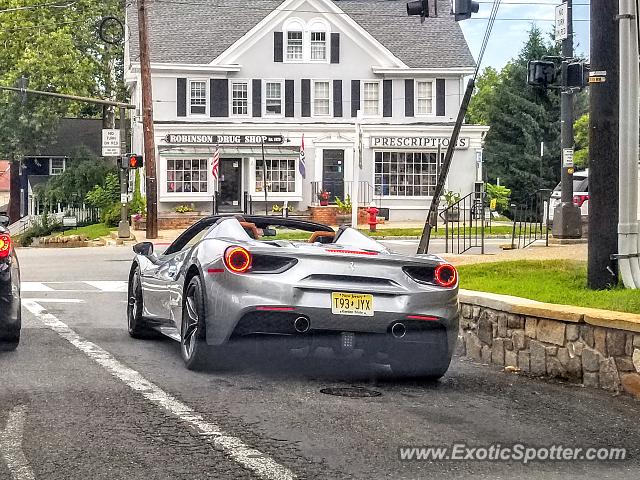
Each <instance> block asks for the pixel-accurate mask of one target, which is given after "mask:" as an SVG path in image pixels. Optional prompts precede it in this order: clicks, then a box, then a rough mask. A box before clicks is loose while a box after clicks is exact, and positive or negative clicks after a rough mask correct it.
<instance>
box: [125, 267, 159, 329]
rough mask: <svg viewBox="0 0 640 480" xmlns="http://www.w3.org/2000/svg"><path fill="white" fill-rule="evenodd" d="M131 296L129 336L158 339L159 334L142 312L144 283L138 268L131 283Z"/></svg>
mask: <svg viewBox="0 0 640 480" xmlns="http://www.w3.org/2000/svg"><path fill="white" fill-rule="evenodd" d="M128 290H129V295H128V301H127V329H128V330H129V335H130V336H131V337H133V338H137V339H151V338H158V337H159V334H158V332H156V331H155V330H153V329H152V328H151V327H150V326H149V324H148V322H147V320H145V318H144V316H143V315H142V312H143V311H144V308H143V307H144V300H143V298H142V282H141V280H140V267H136V269H135V271H134V272H133V275H131V280H130V281H129V289H128Z"/></svg>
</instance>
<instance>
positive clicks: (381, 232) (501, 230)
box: [360, 225, 513, 237]
mask: <svg viewBox="0 0 640 480" xmlns="http://www.w3.org/2000/svg"><path fill="white" fill-rule="evenodd" d="M512 230H513V227H511V226H509V225H496V226H494V227H493V228H492V229H491V231H489V228H488V227H486V228H485V230H484V234H485V235H487V236H490V235H511V233H512ZM360 231H361V232H362V233H364V234H365V235H369V236H371V237H419V236H420V235H422V228H379V229H378V230H376V231H375V232H370V231H369V229H360ZM453 231H454V234H455V233H456V232H457V231H458V228H454V229H453ZM466 231H467V235H469V234H473V235H475V230H473V229H471V228H470V227H467V228H466ZM460 233H462V232H460ZM444 235H445V229H444V226H442V225H440V226H439V227H438V231H435V230H432V231H431V236H432V237H444ZM449 235H451V230H449ZM478 235H480V230H479V229H478Z"/></svg>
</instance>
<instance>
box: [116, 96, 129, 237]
mask: <svg viewBox="0 0 640 480" xmlns="http://www.w3.org/2000/svg"><path fill="white" fill-rule="evenodd" d="M125 111H126V110H125V109H124V108H123V107H120V158H122V157H123V156H124V155H125V154H126V153H127V139H126V138H125V132H126V129H125V119H126V114H125ZM118 164H119V166H120V168H119V170H120V205H121V208H120V223H119V224H118V238H130V237H131V228H130V226H129V218H128V216H129V212H128V209H127V204H128V203H129V198H128V197H129V169H128V168H124V165H123V164H122V162H118Z"/></svg>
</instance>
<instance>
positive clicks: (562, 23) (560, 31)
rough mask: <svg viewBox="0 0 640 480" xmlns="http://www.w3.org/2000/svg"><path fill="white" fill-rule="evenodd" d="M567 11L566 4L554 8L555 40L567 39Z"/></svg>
mask: <svg viewBox="0 0 640 480" xmlns="http://www.w3.org/2000/svg"><path fill="white" fill-rule="evenodd" d="M568 19H569V9H568V7H567V4H566V3H563V4H562V5H558V6H557V7H556V40H566V39H567V38H569V29H568V28H567V27H568V24H569V22H568Z"/></svg>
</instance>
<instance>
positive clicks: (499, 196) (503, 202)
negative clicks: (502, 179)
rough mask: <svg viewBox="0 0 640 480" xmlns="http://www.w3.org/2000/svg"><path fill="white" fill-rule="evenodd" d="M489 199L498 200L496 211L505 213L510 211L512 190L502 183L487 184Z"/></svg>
mask: <svg viewBox="0 0 640 480" xmlns="http://www.w3.org/2000/svg"><path fill="white" fill-rule="evenodd" d="M486 190H487V200H488V201H491V200H493V199H495V200H496V211H497V212H499V213H505V212H508V211H509V199H510V198H511V190H510V189H508V188H507V187H504V186H502V185H491V184H490V183H487V184H486Z"/></svg>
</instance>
